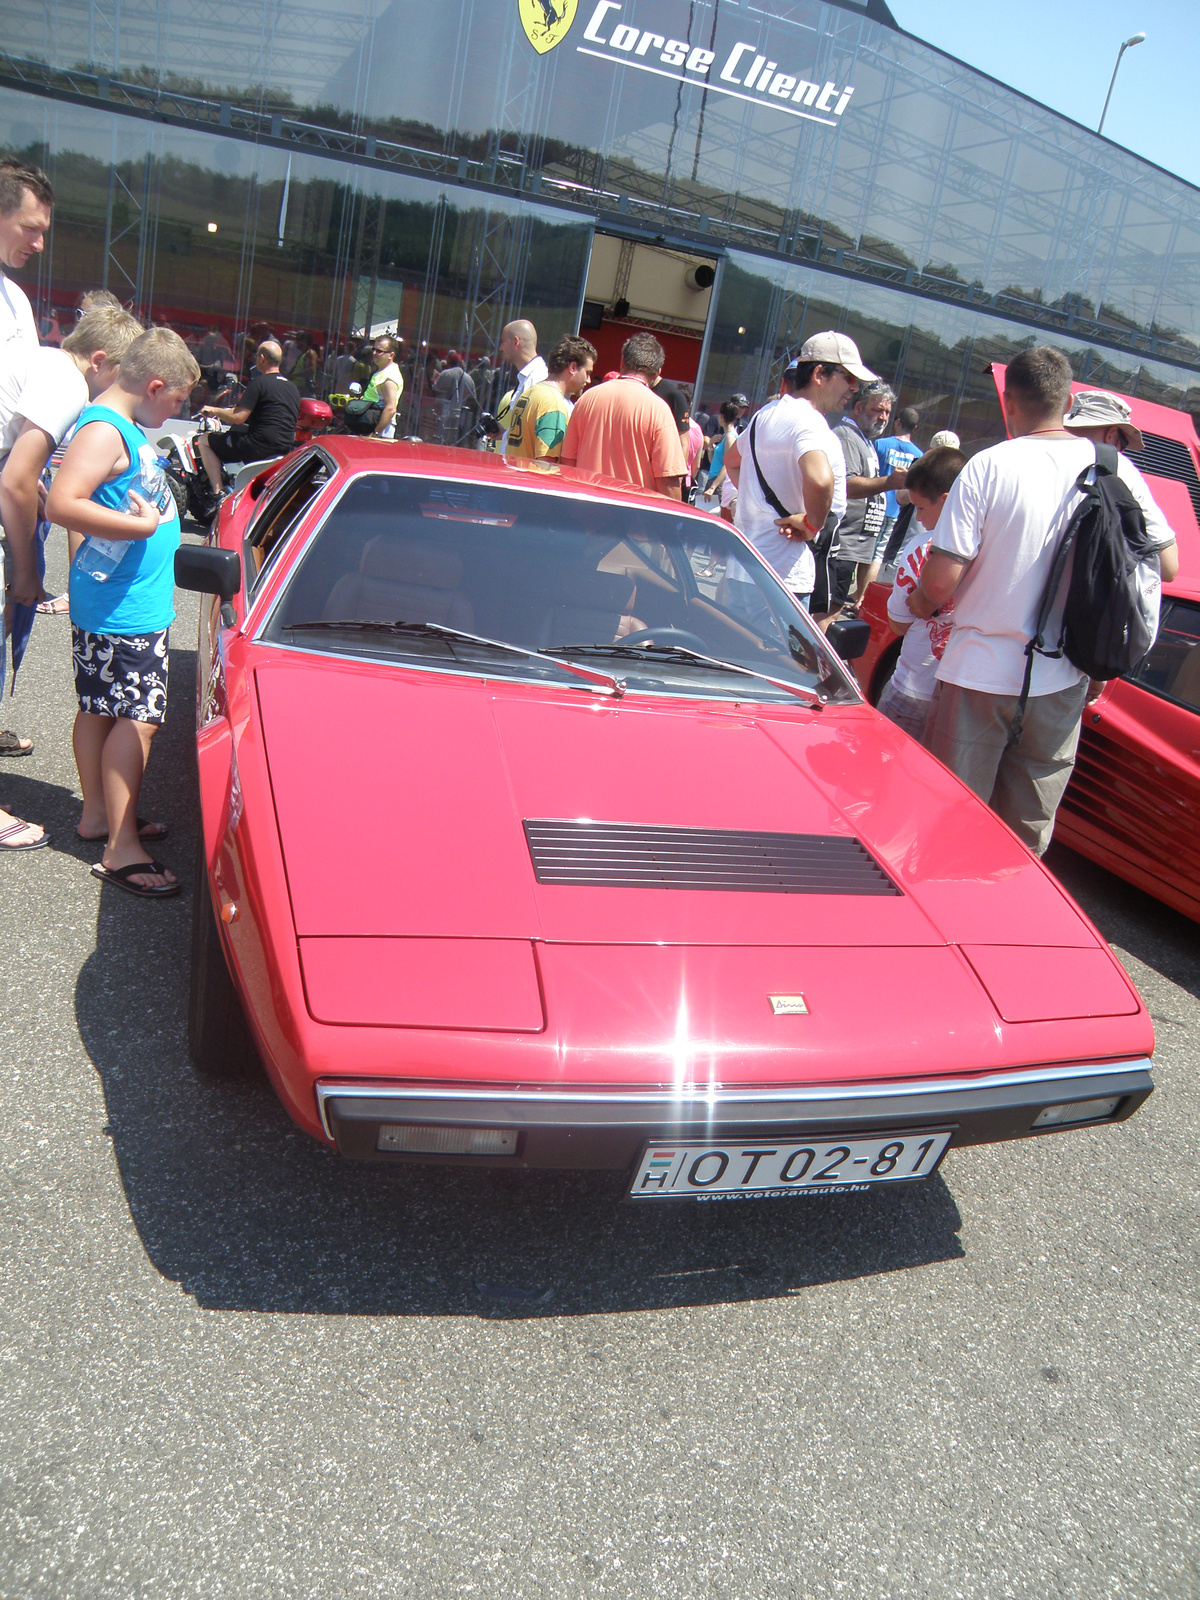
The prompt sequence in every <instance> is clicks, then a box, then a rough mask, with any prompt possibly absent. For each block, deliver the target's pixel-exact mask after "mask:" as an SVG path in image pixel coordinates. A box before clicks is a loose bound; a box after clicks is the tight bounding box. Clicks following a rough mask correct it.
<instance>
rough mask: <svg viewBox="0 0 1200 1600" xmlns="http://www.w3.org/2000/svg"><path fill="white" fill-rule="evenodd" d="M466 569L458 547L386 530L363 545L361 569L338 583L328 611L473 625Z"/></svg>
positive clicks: (353, 618) (366, 618)
mask: <svg viewBox="0 0 1200 1600" xmlns="http://www.w3.org/2000/svg"><path fill="white" fill-rule="evenodd" d="M462 574H463V564H462V560H461V558H460V557H459V556H457V555H455V554H454V552H453V551H452V550H439V549H437V548H436V547H434V546H433V545H426V544H408V543H405V542H403V541H401V540H399V539H392V538H390V537H389V536H388V535H386V534H380V535H379V536H378V537H376V538H374V539H368V541H367V543H366V544H365V545H364V546H363V553H362V557H361V559H360V561H359V564H358V571H357V572H347V573H345V574H344V575H343V576H342V577H340V578H339V579H338V581H337V582H336V583H335V584H334V586H333V588H332V589H331V590H330V592H329V599H328V600H327V601H326V602H325V608H324V610H323V612H322V616H323V617H325V618H326V619H328V620H329V621H342V622H440V623H441V624H442V625H443V626H444V627H448V628H465V629H467V630H470V629H471V628H472V627H473V626H474V622H475V613H474V612H473V611H472V609H471V605H470V602H469V601H467V600H466V599H465V598H464V597H463V596H462V595H461V594H459V593H458V584H459V582H460V580H461V578H462Z"/></svg>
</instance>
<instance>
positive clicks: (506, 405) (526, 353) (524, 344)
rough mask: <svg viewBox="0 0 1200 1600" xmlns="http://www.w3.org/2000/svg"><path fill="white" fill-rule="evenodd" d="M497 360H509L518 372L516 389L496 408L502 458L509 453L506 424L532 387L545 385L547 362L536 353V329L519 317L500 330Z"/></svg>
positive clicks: (499, 448)
mask: <svg viewBox="0 0 1200 1600" xmlns="http://www.w3.org/2000/svg"><path fill="white" fill-rule="evenodd" d="M500 359H501V361H511V363H512V364H513V366H514V367H516V369H517V382H516V385H515V387H514V388H513V390H512V391H511V393H509V394H506V395H505V396H504V398H503V399H502V400H501V402H500V404H499V406H497V408H496V418H497V421H498V422H499V423H500V428H501V433H500V443H499V444H498V445H497V447H496V448H497V449H498V450H499V452H500V454H501V455H502V456H503V455H507V454H508V424H509V419H510V417H511V415H512V408H513V406H515V405H516V403H517V401H518V400H519V399H520V398H521V396H522V395H523V394H524V393H525V391H526V389H528V388H529V387H530V386H531V385H532V384H535V383H544V382H545V379H546V363H545V362H544V361H543V360H542V358H541V356H539V355H538V353H537V329H536V328H535V327H534V325H533V323H532V322H527V321H526V320H525V318H524V317H519V318H518V319H517V321H516V322H510V323H508V324H507V325H506V326H505V327H504V328H503V329H502V331H501V334H500Z"/></svg>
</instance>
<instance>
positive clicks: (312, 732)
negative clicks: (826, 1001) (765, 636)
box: [255, 652, 1097, 947]
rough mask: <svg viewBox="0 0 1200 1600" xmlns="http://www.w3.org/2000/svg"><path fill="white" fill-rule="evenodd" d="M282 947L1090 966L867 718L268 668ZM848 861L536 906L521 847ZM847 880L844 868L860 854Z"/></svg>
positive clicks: (330, 665) (917, 765)
mask: <svg viewBox="0 0 1200 1600" xmlns="http://www.w3.org/2000/svg"><path fill="white" fill-rule="evenodd" d="M255 677H256V685H257V697H258V703H259V708H260V714H261V718H262V725H263V734H264V743H265V748H266V753H267V758H268V763H269V768H270V775H271V785H272V791H273V795H274V802H275V810H276V816H277V819H278V825H279V833H280V839H281V843H282V848H283V856H284V863H285V867H286V871H287V879H288V885H289V890H290V894H291V901H292V911H293V917H294V920H295V926H296V932H297V934H298V935H299V936H300V937H301V938H302V939H303V938H307V937H325V938H331V937H332V938H337V937H343V938H344V937H359V938H363V937H369V936H374V937H403V936H408V937H413V936H418V937H425V938H460V939H462V938H468V939H470V938H476V939H478V938H491V939H514V938H515V939H531V940H541V941H550V942H562V943H570V944H591V945H597V944H680V945H688V946H706V945H718V946H730V945H761V946H770V945H791V946H795V945H806V946H816V945H820V946H823V947H837V946H872V947H886V946H899V945H905V946H922V945H923V946H931V945H937V944H943V943H947V942H955V941H967V942H975V943H979V944H985V945H995V944H1006V943H1009V944H1027V943H1028V942H1029V939H1030V931H1031V929H1036V930H1037V937H1038V939H1039V942H1041V943H1043V944H1046V945H1075V946H1087V945H1091V946H1094V945H1095V944H1096V942H1097V939H1096V935H1095V934H1094V933H1093V932H1092V930H1091V929H1090V928H1089V926H1088V924H1087V923H1086V922H1085V921H1084V920H1083V918H1082V916H1081V915H1080V913H1079V912H1078V911H1077V910H1076V908H1075V907H1074V906H1073V905H1072V903H1071V902H1070V901H1069V900H1068V899H1067V897H1066V896H1065V895H1063V894H1062V892H1061V891H1060V890H1058V888H1057V885H1055V884H1054V883H1053V881H1052V880H1051V879H1049V877H1048V876H1047V875H1046V874H1045V873H1044V872H1043V870H1042V869H1041V867H1040V866H1039V865H1038V864H1037V863H1036V862H1034V861H1033V859H1032V858H1031V857H1030V856H1029V855H1028V853H1027V852H1026V851H1025V850H1024V849H1022V848H1021V846H1020V845H1019V844H1017V842H1016V841H1015V840H1014V839H1013V838H1012V836H1011V835H1010V834H1009V833H1008V831H1007V830H1006V829H1005V828H1003V827H1002V826H1001V825H1000V824H999V823H998V822H997V821H996V820H995V819H994V818H993V817H992V816H991V814H990V813H989V812H987V811H986V809H985V808H984V807H982V806H980V805H979V804H978V803H977V802H975V801H974V800H973V799H971V798H969V797H968V796H967V795H966V792H965V791H964V790H963V788H962V786H961V785H959V784H958V783H957V781H956V780H955V779H953V778H951V777H950V776H949V774H948V773H946V772H945V770H944V769H943V768H942V767H940V766H939V765H938V764H937V763H936V762H934V761H933V760H932V759H931V758H930V757H929V756H927V755H926V754H925V753H924V752H923V751H921V750H920V749H919V748H918V747H917V746H916V745H915V744H914V743H913V742H912V741H911V740H910V739H908V737H907V736H906V735H904V734H902V733H901V732H900V731H899V730H898V729H895V728H893V727H892V725H891V724H889V723H887V722H885V721H884V720H883V719H882V718H880V717H879V716H878V715H877V714H876V713H874V712H872V711H871V710H869V709H868V708H867V707H865V706H860V705H851V706H829V707H826V708H824V709H822V710H814V709H810V708H807V707H805V706H803V705H801V704H799V703H797V704H796V706H794V707H793V706H790V705H786V706H781V707H774V706H770V707H745V706H735V705H733V704H729V705H718V704H713V703H707V702H706V703H703V704H700V703H694V702H693V703H688V704H682V703H681V702H679V701H671V700H666V699H662V700H654V699H650V698H648V697H640V698H635V697H633V696H629V697H627V698H626V699H624V700H620V701H614V700H609V699H606V698H599V697H595V696H593V695H590V694H586V693H579V692H574V691H570V690H566V691H558V690H550V689H546V688H544V687H541V686H527V685H520V684H505V683H502V682H496V681H492V682H486V681H481V680H478V679H470V678H466V677H458V676H450V675H441V674H431V673H421V672H412V671H405V670H400V669H392V668H385V667H383V668H381V667H380V666H379V665H378V664H376V663H356V662H353V663H352V662H345V661H330V660H329V659H327V658H319V657H312V656H308V655H303V654H300V653H298V652H297V653H290V652H289V653H280V654H278V655H277V656H273V658H272V659H271V660H270V661H269V662H267V663H265V664H261V665H260V666H259V667H258V669H257V671H256V674H255ZM577 819H591V820H592V821H594V822H603V823H620V824H627V825H632V826H634V827H641V828H643V829H646V828H649V829H673V828H689V829H706V830H724V831H727V832H737V833H743V834H749V835H755V834H764V833H767V834H771V833H776V834H805V835H813V836H816V837H817V838H818V839H820V840H832V841H836V843H835V845H834V846H833V848H834V849H835V850H837V851H841V852H842V853H843V854H844V853H845V851H846V850H847V849H849V850H850V851H854V850H855V849H856V847H855V846H854V845H853V841H854V840H858V841H860V843H861V845H862V847H863V849H864V850H865V852H867V853H868V854H869V857H870V858H873V860H874V862H875V863H877V864H878V868H879V869H881V870H878V871H874V870H871V869H870V863H869V861H868V862H867V867H868V876H869V877H870V878H871V879H873V887H871V888H869V889H868V891H867V892H861V891H862V883H861V882H859V883H858V885H857V888H858V890H859V892H850V891H849V889H847V888H845V887H844V886H839V884H838V883H837V882H836V881H835V884H834V888H833V892H820V893H764V892H752V891H751V890H748V889H736V888H735V889H733V890H725V889H722V890H716V889H712V888H708V887H701V888H686V889H678V888H647V887H627V886H608V885H604V886H578V885H563V884H560V883H555V884H548V883H545V882H539V880H538V876H537V875H536V874H535V871H534V865H533V860H532V858H531V851H530V844H529V842H528V840H527V835H526V826H525V825H526V824H527V823H531V822H538V821H562V820H577ZM860 857H861V853H860Z"/></svg>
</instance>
